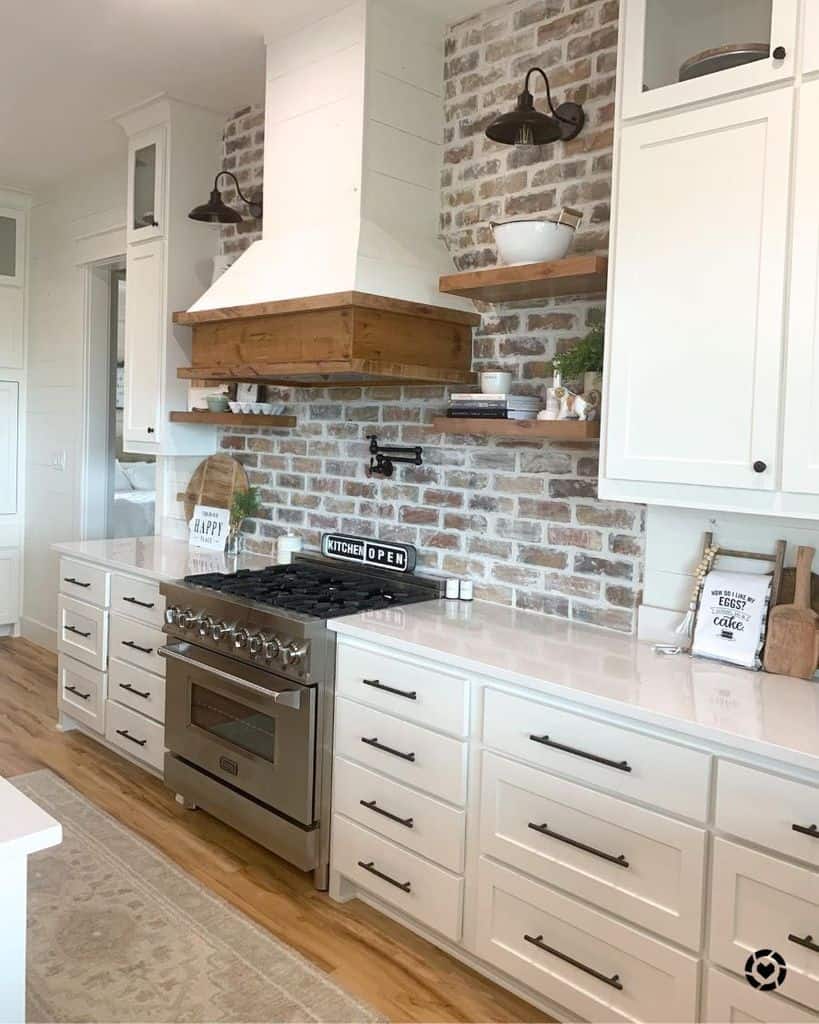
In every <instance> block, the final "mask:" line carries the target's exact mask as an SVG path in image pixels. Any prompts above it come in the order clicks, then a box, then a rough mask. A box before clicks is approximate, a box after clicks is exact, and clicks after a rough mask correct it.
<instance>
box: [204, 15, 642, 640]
mask: <svg viewBox="0 0 819 1024" xmlns="http://www.w3.org/2000/svg"><path fill="white" fill-rule="evenodd" d="M616 45H617V3H616V0H525V2H524V0H515V2H513V3H509V4H504V5H500V6H496V7H492V8H490V9H489V10H487V11H485V12H483V13H481V14H479V15H476V16H475V17H472V18H470V19H469V20H467V21H464V22H461V23H460V24H458V25H455V26H453V27H452V28H451V29H450V30H449V32H448V34H447V38H446V50H445V65H444V69H443V74H444V85H445V101H444V109H443V112H442V116H443V119H444V131H445V148H444V162H443V167H442V170H441V231H442V234H443V236H444V238H445V240H446V243H447V245H448V247H449V250H450V253H451V254H452V257H453V259H454V262H455V264H456V266H457V267H458V268H460V269H468V268H475V267H483V266H489V265H492V264H494V263H495V262H496V258H497V257H496V252H495V247H494V244H493V239H492V233H491V229H490V227H489V224H488V222H489V221H490V220H492V219H497V218H502V217H505V216H515V215H518V214H522V213H529V212H532V213H541V212H548V211H555V212H556V211H557V210H558V209H559V208H560V206H561V205H569V206H572V207H575V208H578V209H580V210H582V211H583V213H584V220H583V224H582V226H581V229H580V230H579V232H578V235H577V237H576V241H575V246H574V248H575V251H584V252H605V251H606V249H607V244H608V222H609V196H610V190H611V147H612V123H613V102H614V73H615V53H616ZM532 64H539V65H541V66H542V67H543V68H544V69H545V70H546V71H547V73H548V74H549V75H550V78H551V81H552V85H553V88H554V98H555V102H556V103H558V102H561V101H562V100H565V99H573V100H576V101H578V102H582V103H583V105H584V108H585V111H586V117H587V122H586V127H585V128H584V130H583V132H582V134H581V135H580V136H579V137H578V138H577V139H576V140H574V141H573V142H570V143H567V144H562V143H558V144H555V145H553V146H548V147H542V148H538V149H510V148H507V147H503V146H498V145H496V144H495V143H492V142H490V141H489V140H488V139H486V137H485V136H484V134H483V132H484V128H485V127H486V125H487V124H488V122H489V120H490V119H491V117H492V116H494V114H495V113H496V112H497V111H498V110H506V109H510V108H511V106H512V105H513V104H514V101H515V97H516V96H517V94H518V92H520V90H521V88H522V84H523V77H524V75H525V72H526V70H527V68H529V67H530V66H531V65H532ZM535 89H536V102H537V103H538V104H543V103H544V102H545V100H544V98H543V92H542V84H541V82H540V81H539V80H537V79H535ZM263 131H264V127H263V112H262V110H261V109H259V108H256V107H248V108H246V109H244V110H241V111H238V112H237V113H236V114H235V115H234V116H233V117H232V118H231V119H230V120H229V121H228V123H227V126H226V128H225V166H226V167H227V166H229V167H230V169H231V170H235V172H236V173H237V174H238V175H239V176H240V180H241V182H242V187H243V188H244V186H245V184H246V183H247V184H248V186H249V187H252V186H253V185H254V184H255V185H258V184H260V183H261V174H262V142H263ZM271 201H272V200H271ZM241 227H242V228H243V230H242V231H241V232H239V233H237V232H235V231H234V230H232V229H225V230H223V232H222V244H223V248H224V250H225V251H226V252H230V251H241V250H242V249H244V248H245V247H246V246H247V245H248V244H249V243H250V242H251V241H253V240H254V239H255V238H257V237H259V230H258V229H259V227H260V225H256V224H249V225H248V226H247V228H246V229H245V228H244V226H243V225H242V226H241ZM602 312H603V310H602V308H601V303H600V302H599V301H597V302H592V301H586V300H553V301H551V302H541V303H538V304H536V305H531V306H530V305H523V304H517V305H514V306H512V305H510V306H503V307H497V308H494V309H493V308H490V307H486V308H485V309H483V310H482V315H483V320H482V323H481V325H480V327H479V328H477V329H476V331H475V335H474V365H475V368H476V369H482V368H500V369H505V370H510V371H511V372H512V373H513V374H514V377H515V386H514V390H515V391H517V392H520V393H535V392H539V391H540V390H541V389H542V388H543V386H544V385H545V383H546V382H547V380H548V378H549V377H550V376H551V360H552V358H553V357H554V355H555V354H556V353H557V352H559V351H562V350H564V349H565V348H567V347H570V346H571V345H572V344H573V343H574V342H575V341H576V340H577V339H578V338H580V337H581V336H582V334H583V333H584V332H585V330H586V329H587V328H588V325H589V324H590V323H592V322H594V321H595V319H596V318H598V317H600V316H601V315H602ZM279 394H280V396H281V400H282V401H285V402H286V403H287V406H288V412H291V413H294V414H295V415H296V416H297V417H298V425H297V426H296V427H295V428H293V429H292V430H286V431H285V430H246V429H237V430H231V431H225V432H224V433H223V435H222V440H221V444H222V447H223V448H224V449H226V450H228V451H230V452H231V454H233V455H235V456H236V457H237V458H238V459H239V460H240V461H242V462H243V463H244V464H245V466H246V468H247V470H248V474H249V478H250V481H251V483H252V484H253V485H255V486H257V487H259V489H260V493H261V498H262V502H263V515H262V517H261V518H259V519H257V520H253V521H251V522H249V523H248V524H247V534H248V535H247V546H248V548H249V549H251V550H255V551H259V552H261V553H268V552H269V551H270V548H271V542H272V541H273V540H274V539H275V538H276V537H278V536H280V535H281V534H283V533H286V532H288V531H289V530H290V531H293V532H294V533H298V534H300V535H301V536H302V537H303V539H304V542H305V545H306V546H308V547H317V546H318V544H319V541H320V537H321V534H322V533H323V532H325V531H327V530H341V531H345V532H349V533H357V534H363V535H365V536H371V537H379V538H382V539H384V540H396V541H402V542H405V543H409V544H414V545H416V546H417V548H418V550H419V563H420V565H421V566H422V567H424V568H426V569H431V570H437V571H440V572H445V573H451V574H454V575H459V576H468V577H470V578H471V579H472V580H473V581H474V583H475V594H476V596H477V597H479V598H483V599H484V600H490V601H495V602H498V603H501V604H507V605H514V606H516V607H519V608H525V609H529V610H532V611H536V612H541V613H544V614H547V615H556V616H560V617H563V618H571V619H574V620H576V621H581V622H587V623H593V624H596V625H601V626H605V627H608V628H612V629H617V630H622V631H630V630H631V629H632V628H633V626H634V619H635V606H636V604H637V603H638V601H639V597H640V589H641V586H642V566H643V534H644V513H643V509H642V508H641V507H640V506H636V505H625V504H611V503H608V502H601V501H599V500H598V499H597V469H598V452H597V447H596V446H593V445H588V444H559V443H553V444H542V443H531V442H516V441H511V440H509V439H503V438H497V439H495V438H485V437H462V436H457V435H441V434H438V433H433V432H432V430H431V428H430V427H429V426H427V425H428V424H429V423H430V422H431V420H432V417H433V416H435V415H439V414H440V413H442V412H443V410H444V408H445V404H446V391H445V390H444V389H442V388H435V387H413V386H404V387H402V388H398V387H370V388H363V389H362V388H332V389H326V390H325V389H310V390H306V389H295V390H289V389H280V390H279ZM370 433H377V434H378V437H379V440H381V441H384V442H394V443H398V444H411V445H416V444H420V445H422V446H423V452H424V465H423V466H421V467H418V468H416V467H413V466H399V467H396V472H395V476H394V477H393V478H392V479H391V480H381V479H370V478H368V477H367V475H366V472H365V470H366V466H367V465H368V461H369V459H368V452H367V440H366V437H367V435H368V434H370Z"/></svg>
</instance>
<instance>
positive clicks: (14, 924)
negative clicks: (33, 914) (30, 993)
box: [0, 779, 63, 1024]
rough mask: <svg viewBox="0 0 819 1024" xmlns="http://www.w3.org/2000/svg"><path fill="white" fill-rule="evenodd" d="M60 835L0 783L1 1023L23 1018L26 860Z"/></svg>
mask: <svg viewBox="0 0 819 1024" xmlns="http://www.w3.org/2000/svg"><path fill="white" fill-rule="evenodd" d="M62 837H63V830H62V826H61V825H60V823H59V822H58V821H56V820H55V819H54V818H52V817H51V815H50V814H46V812H45V811H43V810H42V809H41V808H39V807H38V806H37V804H35V803H34V802H33V801H32V800H29V798H28V797H27V796H24V795H23V794H22V793H21V792H20V791H19V790H18V789H15V787H14V786H13V785H12V784H11V783H10V782H8V781H6V780H5V779H0V908H2V919H1V920H0V1024H20V1022H21V1021H24V1020H25V1019H26V878H27V873H28V858H29V856H30V855H31V854H32V853H37V852H38V851H39V850H46V849H48V847H50V846H57V844H58V843H60V842H62Z"/></svg>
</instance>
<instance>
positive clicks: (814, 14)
mask: <svg viewBox="0 0 819 1024" xmlns="http://www.w3.org/2000/svg"><path fill="white" fill-rule="evenodd" d="M802 39H803V43H802V73H803V74H805V75H807V74H810V72H811V71H819V4H817V3H816V2H815V0H805V6H804V15H803V24H802ZM803 95H804V92H803Z"/></svg>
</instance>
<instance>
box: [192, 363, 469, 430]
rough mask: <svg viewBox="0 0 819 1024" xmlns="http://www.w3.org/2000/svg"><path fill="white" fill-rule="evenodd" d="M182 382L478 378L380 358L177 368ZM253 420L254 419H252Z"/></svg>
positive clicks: (342, 383) (320, 383)
mask: <svg viewBox="0 0 819 1024" xmlns="http://www.w3.org/2000/svg"><path fill="white" fill-rule="evenodd" d="M176 375H177V377H179V378H181V379H182V380H208V381H211V382H213V383H216V384H224V383H225V382H226V381H246V382H249V383H250V382H258V383H263V384H276V385H279V386H281V387H291V388H324V387H327V388H332V387H361V386H364V387H366V386H368V385H371V384H384V385H387V384H389V385H400V384H460V385H469V384H474V383H475V382H476V381H477V379H478V375H477V374H475V373H472V371H471V370H458V369H455V368H453V367H449V368H447V367H432V366H416V365H412V364H409V365H408V364H406V363H393V362H387V361H386V360H384V359H344V360H316V361H311V362H292V363H267V362H253V363H239V362H237V363H236V364H235V365H230V366H221V365H219V364H214V365H212V366H180V367H179V369H178V370H177V371H176ZM255 418H256V417H254V419H255Z"/></svg>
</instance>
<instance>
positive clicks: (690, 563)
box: [640, 505, 819, 639]
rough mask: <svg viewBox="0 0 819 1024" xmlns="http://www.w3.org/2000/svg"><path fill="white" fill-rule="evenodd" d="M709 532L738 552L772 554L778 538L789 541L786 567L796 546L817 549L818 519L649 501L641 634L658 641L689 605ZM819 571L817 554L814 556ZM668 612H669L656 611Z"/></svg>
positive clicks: (752, 567)
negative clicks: (699, 507) (705, 508)
mask: <svg viewBox="0 0 819 1024" xmlns="http://www.w3.org/2000/svg"><path fill="white" fill-rule="evenodd" d="M708 530H710V531H712V532H713V534H714V539H715V541H716V543H717V544H720V545H722V547H726V548H733V549H735V550H742V551H759V552H773V549H774V545H775V543H776V541H777V540H780V539H782V540H785V541H787V544H788V548H787V554H786V558H785V564H786V565H793V564H794V561H795V558H796V548H797V546H798V545H800V544H807V545H810V546H811V547H815V548H816V549H817V551H819V522H817V521H816V520H811V519H775V518H773V517H769V516H754V515H744V514H742V513H738V512H733V513H732V512H706V511H700V510H697V509H679V508H666V507H664V506H660V505H649V506H648V508H647V509H646V548H645V559H646V561H645V584H644V592H643V607H642V608H641V611H640V634H641V636H643V637H645V638H647V639H653V638H655V637H656V638H657V639H660V638H661V637H663V636H664V635H665V628H666V627H667V625H669V624H670V623H672V622H673V621H675V620H676V621H679V619H680V614H679V613H680V612H683V611H684V610H685V609H686V608H687V607H688V602H689V600H690V598H691V591H692V589H693V586H694V576H693V573H694V569H695V568H696V566H697V563H698V562H699V560H700V556H701V554H702V537H703V534H704V533H705V532H706V531H708ZM719 564H720V567H721V568H724V569H736V570H740V571H742V572H766V571H769V569H770V566H769V565H767V564H766V563H764V562H749V561H747V560H746V561H742V562H739V561H736V560H730V559H723V560H720V563H719ZM814 572H819V556H817V558H816V559H815V560H814ZM654 609H662V610H670V611H672V612H673V613H674V614H673V615H670V616H669V615H665V614H662V612H660V613H655V612H654V611H653V610H654Z"/></svg>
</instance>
